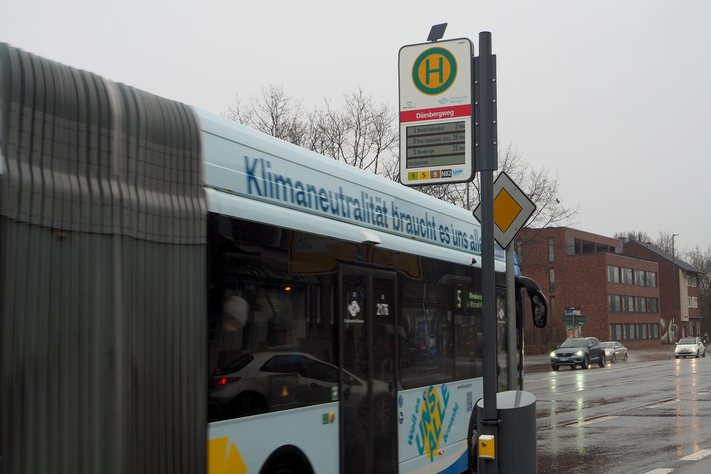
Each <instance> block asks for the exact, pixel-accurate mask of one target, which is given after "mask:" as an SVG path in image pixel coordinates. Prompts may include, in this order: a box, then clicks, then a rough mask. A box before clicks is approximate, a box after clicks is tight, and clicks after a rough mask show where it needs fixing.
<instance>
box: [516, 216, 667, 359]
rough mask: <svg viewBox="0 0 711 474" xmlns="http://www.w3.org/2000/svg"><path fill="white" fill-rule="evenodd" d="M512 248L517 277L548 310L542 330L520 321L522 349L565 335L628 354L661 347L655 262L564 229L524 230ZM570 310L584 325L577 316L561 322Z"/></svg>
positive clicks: (611, 242)
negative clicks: (616, 346) (529, 282)
mask: <svg viewBox="0 0 711 474" xmlns="http://www.w3.org/2000/svg"><path fill="white" fill-rule="evenodd" d="M515 246H516V247H515V248H516V252H517V255H518V257H519V264H520V266H521V272H522V273H523V274H524V275H526V276H528V277H530V278H533V279H534V280H536V281H537V282H538V283H539V284H540V285H541V289H542V290H543V292H544V293H545V294H546V297H547V298H548V302H549V309H550V312H549V317H548V327H546V328H544V329H536V328H534V327H533V325H532V324H531V322H530V318H528V317H527V318H526V325H527V326H526V331H525V338H526V340H525V342H526V344H529V345H537V346H538V345H543V346H547V345H550V344H555V343H559V342H561V341H563V340H564V339H565V338H566V337H568V336H569V335H570V336H582V337H586V336H593V337H596V338H598V339H600V340H601V341H607V340H619V341H622V342H623V343H624V344H625V345H626V346H627V347H629V348H631V349H634V348H641V347H653V346H658V345H660V344H661V338H662V336H663V335H664V334H663V333H662V329H661V327H660V313H659V311H660V302H659V299H660V289H659V286H658V283H659V264H658V263H657V262H655V261H653V260H652V259H651V258H645V257H643V256H640V255H630V254H628V253H624V252H623V243H622V241H621V240H618V239H613V238H610V237H604V236H600V235H596V234H592V233H589V232H584V231H580V230H576V229H572V228H568V227H551V228H546V229H524V230H522V231H521V232H520V233H519V235H518V236H517V237H516V241H515ZM571 308H574V309H576V310H577V312H578V313H579V314H581V315H584V316H586V321H585V323H584V325H582V326H581V325H580V319H582V318H580V317H579V316H578V321H577V322H576V321H575V320H574V318H572V317H570V316H568V317H566V318H564V316H565V314H566V312H572V311H570V309H571ZM564 319H565V320H566V321H564ZM566 323H567V324H566Z"/></svg>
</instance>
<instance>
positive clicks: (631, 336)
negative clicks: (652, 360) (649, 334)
mask: <svg viewBox="0 0 711 474" xmlns="http://www.w3.org/2000/svg"><path fill="white" fill-rule="evenodd" d="M624 326H625V339H627V340H628V341H633V340H635V339H637V337H636V334H635V326H637V325H636V324H625V325H624Z"/></svg>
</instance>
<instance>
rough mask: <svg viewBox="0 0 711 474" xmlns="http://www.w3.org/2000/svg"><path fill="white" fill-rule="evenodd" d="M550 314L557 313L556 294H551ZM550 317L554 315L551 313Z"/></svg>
mask: <svg viewBox="0 0 711 474" xmlns="http://www.w3.org/2000/svg"><path fill="white" fill-rule="evenodd" d="M550 314H551V315H553V314H555V296H551V298H550ZM549 317H552V316H550V315H549Z"/></svg>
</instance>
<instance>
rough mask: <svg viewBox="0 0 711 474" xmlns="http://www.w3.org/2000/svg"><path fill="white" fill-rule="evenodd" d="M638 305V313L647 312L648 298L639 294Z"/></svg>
mask: <svg viewBox="0 0 711 474" xmlns="http://www.w3.org/2000/svg"><path fill="white" fill-rule="evenodd" d="M635 303H636V305H635V306H636V307H637V312H638V313H646V312H647V298H645V297H644V296H638V297H637V298H636V301H635Z"/></svg>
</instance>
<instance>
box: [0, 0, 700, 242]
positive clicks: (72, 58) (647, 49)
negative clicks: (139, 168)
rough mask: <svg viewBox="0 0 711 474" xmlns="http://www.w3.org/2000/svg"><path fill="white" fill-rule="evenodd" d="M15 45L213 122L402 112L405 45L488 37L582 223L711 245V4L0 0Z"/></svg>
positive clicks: (1, 36) (526, 127)
mask: <svg viewBox="0 0 711 474" xmlns="http://www.w3.org/2000/svg"><path fill="white" fill-rule="evenodd" d="M0 5H1V6H2V8H1V13H0V41H1V42H7V43H10V44H11V45H13V46H16V47H18V48H22V49H24V50H26V51H28V52H32V53H35V54H39V55H41V56H44V57H47V58H49V59H52V60H55V61H59V62H62V63H65V64H68V65H70V66H74V67H77V68H80V69H86V70H88V71H91V72H94V73H97V74H99V75H102V76H105V77H107V78H109V79H112V80H114V81H117V82H123V83H126V84H129V85H132V86H135V87H138V88H141V89H144V90H147V91H149V92H152V93H155V94H158V95H161V96H164V97H167V98H170V99H175V100H179V101H181V102H185V103H187V104H190V105H195V106H198V107H201V108H204V109H207V110H209V111H212V112H214V113H221V112H223V111H225V110H226V108H227V105H228V104H229V103H231V102H233V100H234V98H235V94H237V93H239V94H240V96H241V97H243V98H248V97H249V96H257V95H258V94H260V89H261V87H262V86H264V85H268V84H270V83H271V84H276V85H280V86H282V87H283V88H284V90H285V91H286V92H287V93H288V94H290V95H291V96H293V97H294V98H295V99H298V100H300V101H301V102H302V104H303V106H304V107H305V108H306V109H308V110H310V109H312V108H313V107H314V106H315V105H321V104H322V102H323V99H324V98H327V99H331V100H332V101H333V103H334V104H339V103H340V100H341V98H342V96H343V94H344V93H347V92H352V91H356V90H357V89H358V88H362V89H363V90H364V91H365V92H366V93H368V94H370V95H372V96H373V98H374V99H375V100H376V101H377V102H388V103H390V104H391V106H392V107H393V108H395V107H396V106H397V102H398V64H397V63H398V51H399V49H400V47H402V46H404V45H408V44H414V43H422V42H425V41H426V39H427V34H428V33H429V30H430V27H431V26H432V25H434V24H437V23H445V22H446V23H448V24H449V26H448V28H447V31H446V33H445V37H444V39H452V38H459V37H467V38H470V39H471V40H472V42H473V43H474V45H475V54H478V42H479V39H478V38H479V33H480V32H481V31H490V32H491V34H492V50H493V52H494V53H495V54H496V55H497V65H498V79H497V81H498V103H499V107H498V131H499V143H500V144H501V145H502V146H505V145H508V144H512V145H513V146H514V147H516V148H517V149H518V151H519V152H520V153H521V154H522V155H523V158H524V159H525V160H526V161H528V162H530V163H531V164H532V165H533V166H534V167H536V168H540V167H542V166H545V167H546V168H547V169H548V170H549V171H550V172H551V173H557V174H558V175H559V178H560V181H561V196H560V199H561V201H562V202H563V204H564V205H566V206H569V207H572V206H575V205H579V206H580V209H581V212H580V214H579V215H578V218H577V224H576V226H575V227H576V228H578V229H581V230H584V231H588V232H593V233H596V234H600V235H605V236H613V234H614V233H615V232H623V231H633V230H634V231H643V232H646V233H647V234H648V235H649V236H650V237H652V238H653V239H656V238H657V237H658V234H659V232H667V233H670V234H671V233H675V234H679V237H677V238H676V243H677V249H679V250H682V249H685V248H693V247H695V246H697V245H698V246H699V247H701V249H702V250H706V249H707V248H708V247H709V244H711V217H710V216H709V211H708V207H707V202H708V194H709V188H711V179H710V178H711V159H710V158H711V151H710V150H709V142H710V141H711V26H710V25H711V1H708V0H693V1H688V0H668V1H655V0H634V1H627V0H614V1H609V0H597V1H594V2H583V1H573V0H552V1H546V0H542V1H541V0H539V1H536V2H533V1H530V0H521V1H501V0H497V1H490V2H481V1H468V2H446V1H436V2H435V1H419V0H408V1H397V2H395V1H384V0H377V1H374V0H361V1H358V2H348V3H346V2H339V1H334V0H330V1H311V0H302V1H300V2H295V1H284V0H269V1H255V0H253V1H249V2H247V1H240V0H229V1H227V0H212V1H207V2H196V1H190V2H187V1H184V0H171V1H165V0H154V1H151V0H141V1H137V0H122V1H121V2H111V3H109V2H102V1H97V0H91V1H89V0H65V1H62V2H58V1H56V0H0Z"/></svg>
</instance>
